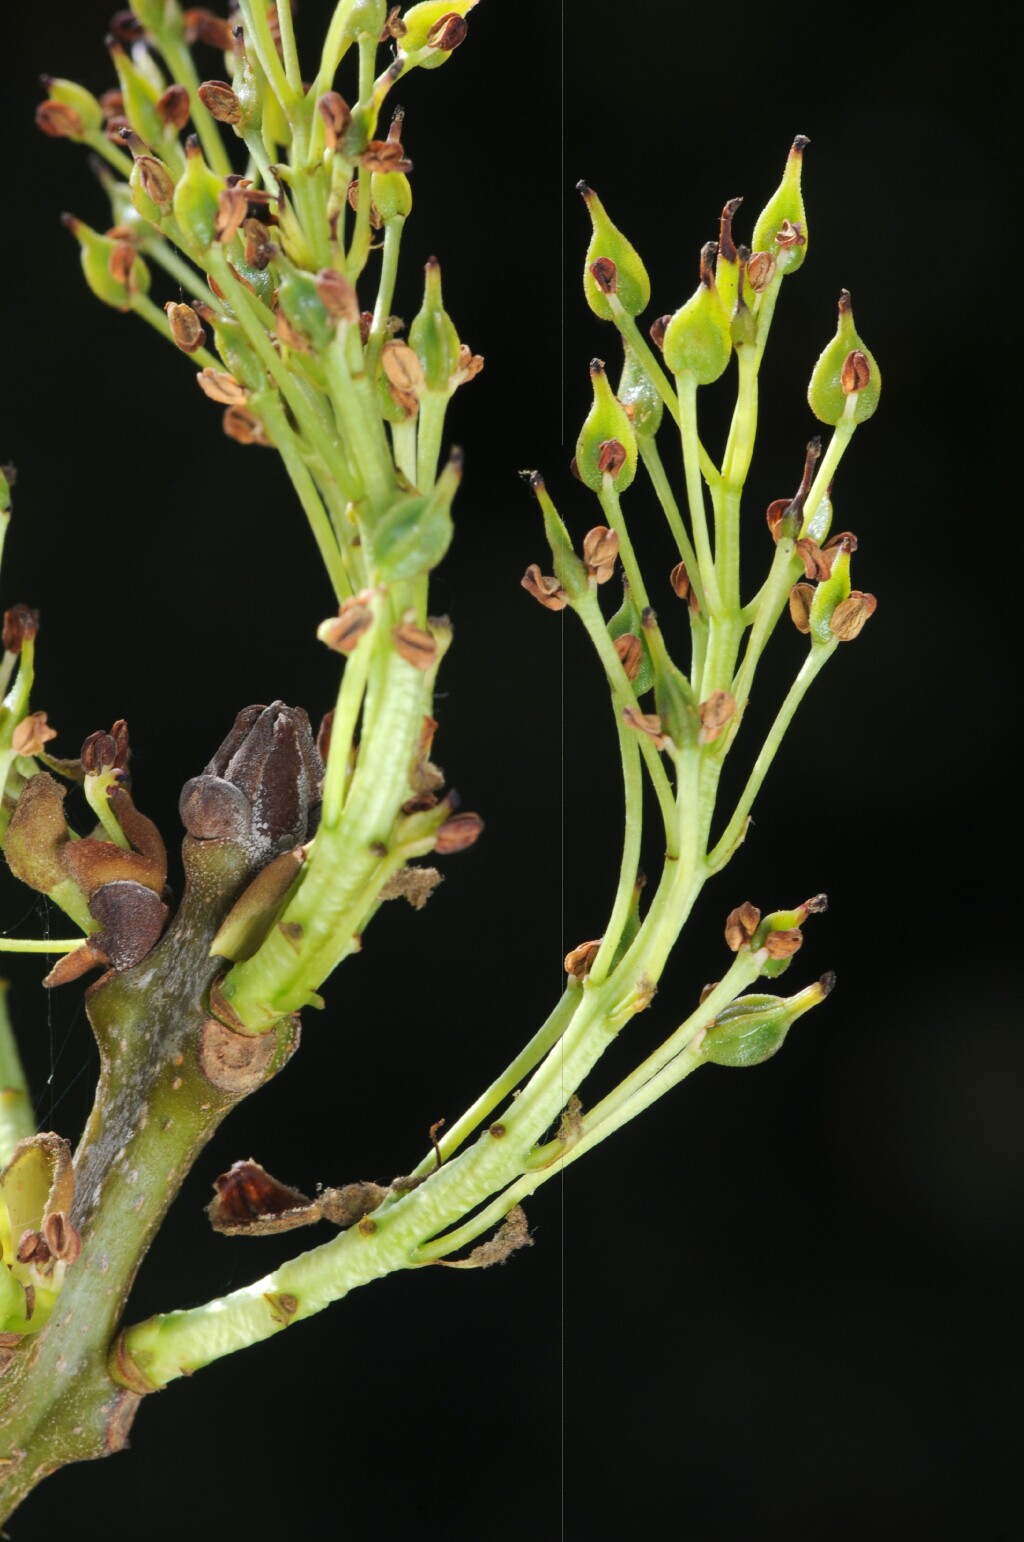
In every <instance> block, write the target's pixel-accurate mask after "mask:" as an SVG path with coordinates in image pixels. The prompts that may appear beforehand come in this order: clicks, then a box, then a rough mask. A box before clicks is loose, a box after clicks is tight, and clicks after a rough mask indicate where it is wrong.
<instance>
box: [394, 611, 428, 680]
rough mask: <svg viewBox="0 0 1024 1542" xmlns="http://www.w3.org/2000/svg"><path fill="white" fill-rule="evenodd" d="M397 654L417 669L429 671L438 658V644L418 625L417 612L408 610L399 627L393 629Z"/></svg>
mask: <svg viewBox="0 0 1024 1542" xmlns="http://www.w3.org/2000/svg"><path fill="white" fill-rule="evenodd" d="M391 640H392V642H393V643H394V645H395V652H396V653H397V654H398V656H399V658H402V659H404V660H405V662H406V663H407V664H412V665H413V667H414V668H415V669H422V670H428V669H430V668H432V667H433V664H434V660H435V659H436V658H437V643H436V642H435V641H434V639H433V637H431V635H430V633H429V632H425V631H424V630H423V628H422V627H420V626H417V625H416V612H415V611H414V610H407V611H406V613H405V615H404V616H403V617H402V619H401V621H400V622H399V624H398V625H397V626H393V627H392V628H391Z"/></svg>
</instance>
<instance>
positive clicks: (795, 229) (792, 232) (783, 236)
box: [775, 220, 807, 251]
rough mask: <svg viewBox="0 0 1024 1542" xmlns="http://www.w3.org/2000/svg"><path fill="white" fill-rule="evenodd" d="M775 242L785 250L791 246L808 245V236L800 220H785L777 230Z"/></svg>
mask: <svg viewBox="0 0 1024 1542" xmlns="http://www.w3.org/2000/svg"><path fill="white" fill-rule="evenodd" d="M775 244H776V246H780V247H781V248H782V250H783V251H785V250H786V248H787V247H790V246H806V244H807V237H806V235H805V234H804V228H803V226H802V225H801V224H800V221H799V220H783V221H782V224H781V225H780V226H779V228H778V230H777V231H776V232H775Z"/></svg>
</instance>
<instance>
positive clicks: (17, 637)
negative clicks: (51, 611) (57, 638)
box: [3, 605, 39, 653]
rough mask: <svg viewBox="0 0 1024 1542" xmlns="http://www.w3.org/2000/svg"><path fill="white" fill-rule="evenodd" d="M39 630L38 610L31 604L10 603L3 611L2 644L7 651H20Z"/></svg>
mask: <svg viewBox="0 0 1024 1542" xmlns="http://www.w3.org/2000/svg"><path fill="white" fill-rule="evenodd" d="M38 630H39V612H38V611H37V610H33V609H32V607H31V605H12V606H11V609H10V610H5V611H4V629H3V644H4V648H5V649H6V651H7V652H8V653H20V652H21V650H22V646H23V645H24V644H25V643H26V642H31V641H32V640H33V638H34V637H35V635H36V633H37V632H38Z"/></svg>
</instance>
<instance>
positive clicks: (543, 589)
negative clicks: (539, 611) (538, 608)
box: [519, 562, 569, 610]
mask: <svg viewBox="0 0 1024 1542" xmlns="http://www.w3.org/2000/svg"><path fill="white" fill-rule="evenodd" d="M519 582H520V584H521V585H522V586H523V588H524V589H525V590H526V592H527V594H532V595H533V597H534V599H535V600H537V601H539V603H540V604H541V605H543V606H544V608H545V610H564V609H565V607H566V606H567V605H568V603H569V600H568V596H567V595H566V592H565V590H564V589H563V588H562V586H561V584H560V583H559V582H558V579H557V578H552V577H550V576H549V575H548V574H546V573H542V572H541V570H540V568H539V567H538V566H537V564H536V563H535V562H531V563H530V566H529V567H528V568H527V569H526V572H525V573H524V574H523V576H522V578H521V579H520V580H519Z"/></svg>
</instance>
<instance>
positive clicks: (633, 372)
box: [618, 343, 665, 439]
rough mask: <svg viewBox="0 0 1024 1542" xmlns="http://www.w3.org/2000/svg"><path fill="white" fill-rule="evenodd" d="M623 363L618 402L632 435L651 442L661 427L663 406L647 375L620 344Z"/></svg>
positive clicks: (626, 346) (626, 348) (634, 358)
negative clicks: (631, 427)
mask: <svg viewBox="0 0 1024 1542" xmlns="http://www.w3.org/2000/svg"><path fill="white" fill-rule="evenodd" d="M623 350H624V359H623V364H622V376H621V378H620V380H619V391H618V396H619V401H620V402H621V403H622V405H623V407H624V408H625V410H626V414H627V416H628V417H629V418H630V422H631V423H632V424H633V432H634V433H635V434H637V435H640V436H642V437H644V438H648V439H653V438H654V435H655V434H656V433H657V432H658V429H659V428H660V426H661V415H662V413H663V412H664V410H665V405H664V403H663V401H662V399H661V397H660V396H659V394H658V391H657V389H656V387H655V385H654V382H653V380H652V379H651V377H650V375H649V374H648V373H647V371H646V370H645V369H644V367H643V365H642V364H641V363H640V360H639V359H638V358H637V356H636V354H635V353H634V352H633V350H632V348H630V346H629V344H628V343H624V344H623Z"/></svg>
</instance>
